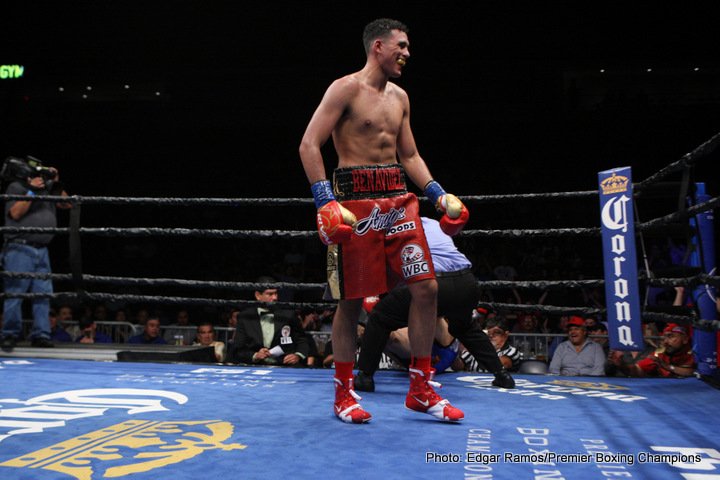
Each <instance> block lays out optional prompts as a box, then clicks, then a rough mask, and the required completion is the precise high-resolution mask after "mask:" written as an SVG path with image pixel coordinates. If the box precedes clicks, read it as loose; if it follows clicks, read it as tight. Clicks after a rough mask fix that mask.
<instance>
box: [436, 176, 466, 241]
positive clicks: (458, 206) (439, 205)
mask: <svg viewBox="0 0 720 480" xmlns="http://www.w3.org/2000/svg"><path fill="white" fill-rule="evenodd" d="M425 196H426V197H427V198H428V199H429V200H430V201H431V202H432V203H433V205H435V208H436V209H437V211H438V212H440V213H442V214H443V216H442V217H441V218H440V229H441V230H442V231H443V232H445V233H446V234H447V235H450V236H451V237H452V236H453V235H457V234H458V233H460V232H461V231H462V229H463V227H465V224H466V223H467V222H468V219H469V218H470V211H469V210H468V209H467V208H466V207H465V205H463V203H462V202H461V201H460V199H459V198H457V197H456V196H455V195H452V194H450V193H446V192H445V190H444V189H443V188H442V187H441V186H440V184H439V183H438V182H436V181H435V180H431V181H430V182H428V184H427V185H425Z"/></svg>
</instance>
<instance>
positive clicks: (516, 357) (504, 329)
mask: <svg viewBox="0 0 720 480" xmlns="http://www.w3.org/2000/svg"><path fill="white" fill-rule="evenodd" d="M486 327H487V335H488V337H490V342H492V344H493V347H495V351H496V352H497V355H498V358H499V359H500V363H502V366H503V367H505V369H506V370H508V371H510V372H515V371H517V370H518V368H519V366H520V352H519V351H518V349H517V348H515V347H513V346H512V345H511V344H510V327H509V326H508V323H507V320H505V318H504V317H498V316H495V317H493V318H490V319H489V320H488V321H487V324H486ZM460 359H461V360H462V364H463V367H462V369H463V370H467V371H471V372H484V371H486V370H485V367H484V366H483V365H482V364H481V363H478V361H477V360H476V359H475V357H473V356H472V354H471V353H470V352H468V351H467V350H465V349H464V347H461V353H460ZM455 365H456V366H458V365H459V364H458V363H456V364H455Z"/></svg>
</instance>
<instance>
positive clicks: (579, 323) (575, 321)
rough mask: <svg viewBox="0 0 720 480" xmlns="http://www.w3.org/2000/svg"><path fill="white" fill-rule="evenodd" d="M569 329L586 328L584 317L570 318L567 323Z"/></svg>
mask: <svg viewBox="0 0 720 480" xmlns="http://www.w3.org/2000/svg"><path fill="white" fill-rule="evenodd" d="M567 326H568V327H584V326H585V320H583V318H582V317H570V320H568V322H567Z"/></svg>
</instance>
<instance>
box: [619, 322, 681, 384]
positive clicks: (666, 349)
mask: <svg viewBox="0 0 720 480" xmlns="http://www.w3.org/2000/svg"><path fill="white" fill-rule="evenodd" d="M619 358H620V356H619V355H617V354H616V355H614V356H612V357H611V360H613V361H614V363H615V365H616V366H617V367H618V368H619V369H620V370H621V371H622V372H623V373H625V374H626V375H628V376H631V377H689V376H691V375H693V373H694V372H695V357H694V356H693V352H692V345H691V344H690V335H689V334H688V330H687V328H686V327H683V326H681V325H677V324H675V323H670V324H668V325H667V326H666V327H665V329H664V330H663V338H662V342H661V346H660V348H659V349H658V350H656V351H655V353H654V354H652V355H649V356H647V357H645V358H643V359H641V360H638V361H637V362H636V363H634V364H629V365H628V364H626V363H623V362H622V361H621V360H620V359H619Z"/></svg>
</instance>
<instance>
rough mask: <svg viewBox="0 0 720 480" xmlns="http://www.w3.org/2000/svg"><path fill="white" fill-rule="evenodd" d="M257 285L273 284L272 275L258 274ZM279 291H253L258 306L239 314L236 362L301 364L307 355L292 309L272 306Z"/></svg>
mask: <svg viewBox="0 0 720 480" xmlns="http://www.w3.org/2000/svg"><path fill="white" fill-rule="evenodd" d="M257 283H258V284H270V283H275V279H274V278H273V277H267V276H265V277H260V278H258V279H257ZM277 298H278V291H277V289H275V288H263V289H262V290H256V291H255V300H257V301H258V302H262V305H261V306H259V307H250V308H247V309H245V310H243V311H242V312H240V314H239V315H238V325H237V329H236V331H235V343H234V344H233V351H232V359H233V361H235V362H239V363H248V364H251V363H255V364H257V363H260V364H265V365H275V364H278V365H293V366H299V365H301V363H302V362H301V361H302V360H304V359H305V358H307V356H308V351H309V350H308V344H307V340H306V338H305V332H303V329H302V326H301V325H300V321H299V320H298V319H297V317H296V316H295V312H294V311H291V310H282V309H279V308H275V306H274V305H273V303H275V302H277Z"/></svg>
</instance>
